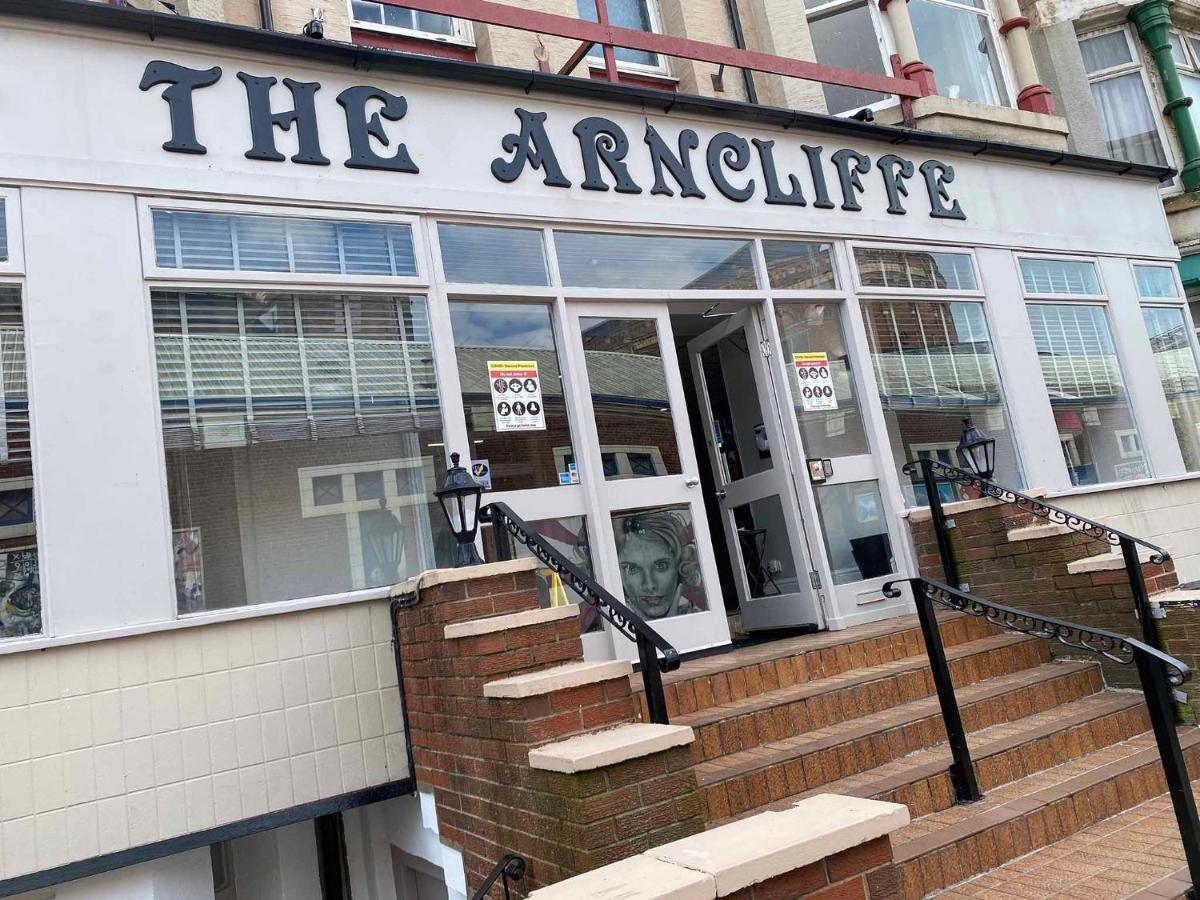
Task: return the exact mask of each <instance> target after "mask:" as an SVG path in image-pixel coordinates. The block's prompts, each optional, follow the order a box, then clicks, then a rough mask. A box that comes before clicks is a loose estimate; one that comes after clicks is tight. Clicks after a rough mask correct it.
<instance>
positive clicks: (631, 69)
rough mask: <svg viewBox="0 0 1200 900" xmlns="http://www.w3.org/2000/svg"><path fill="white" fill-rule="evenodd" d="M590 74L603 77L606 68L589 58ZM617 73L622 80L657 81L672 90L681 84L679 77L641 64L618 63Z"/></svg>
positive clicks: (594, 76)
mask: <svg viewBox="0 0 1200 900" xmlns="http://www.w3.org/2000/svg"><path fill="white" fill-rule="evenodd" d="M587 67H588V75H589V76H590V77H592V78H603V77H604V75H605V69H604V65H603V64H598V63H596V62H594V61H593V60H590V59H589V60H587ZM617 75H618V77H620V78H621V79H622V80H624V79H629V80H630V81H641V82H656V83H658V84H660V85H662V86H663V87H668V86H669V87H670V89H671V90H674V89H675V86H676V85H678V84H679V79H678V78H676V77H675V76H674V75H671V74H669V73H668V72H666V71H664V70H662V69H646V68H642V67H641V66H634V65H629V64H628V63H622V62H618V63H617Z"/></svg>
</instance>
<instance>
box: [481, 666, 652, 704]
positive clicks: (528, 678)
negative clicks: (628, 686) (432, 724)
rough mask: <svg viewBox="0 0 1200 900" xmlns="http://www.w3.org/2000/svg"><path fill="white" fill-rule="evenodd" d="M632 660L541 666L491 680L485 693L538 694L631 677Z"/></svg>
mask: <svg viewBox="0 0 1200 900" xmlns="http://www.w3.org/2000/svg"><path fill="white" fill-rule="evenodd" d="M631 671H633V664H632V663H630V662H629V660H627V659H612V660H606V661H603V662H573V663H567V664H565V665H561V666H552V667H551V668H549V669H538V670H537V671H536V672H526V673H524V674H522V675H513V676H510V677H508V678H500V679H497V680H496V681H489V682H488V683H487V684H485V685H484V686H483V696H485V697H490V698H499V697H508V698H520V697H537V696H540V695H541V694H552V693H554V692H555V691H566V690H570V689H571V688H577V687H583V686H584V685H588V684H598V683H600V682H602V681H614V680H616V679H618V678H628V677H629V673H630V672H631Z"/></svg>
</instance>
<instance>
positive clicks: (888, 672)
mask: <svg viewBox="0 0 1200 900" xmlns="http://www.w3.org/2000/svg"><path fill="white" fill-rule="evenodd" d="M1037 640H1038V639H1037V638H1031V637H1029V636H1028V635H1022V634H1014V633H1012V632H1002V633H1000V634H992V635H988V636H987V637H982V638H977V639H975V640H973V641H968V642H966V643H965V644H958V645H956V646H953V647H947V648H946V658H947V659H948V660H950V661H951V662H953V661H954V660H957V659H962V658H966V657H970V656H975V655H979V654H983V653H988V652H990V651H993V650H999V649H1003V648H1005V647H1012V646H1017V645H1019V644H1022V643H1027V642H1029V641H1037ZM928 667H929V659H928V657H927V656H926V655H925V654H924V652H922V653H920V654H917V655H914V656H906V657H903V658H901V659H897V660H892V661H891V662H886V663H880V664H879V665H875V666H868V667H866V668H863V669H856V670H851V671H846V672H840V673H838V674H837V675H829V676H826V677H824V678H818V679H815V680H813V681H805V682H801V683H800V684H794V685H790V686H788V687H783V688H776V689H775V690H772V691H764V692H763V693H760V694H756V695H754V696H752V697H746V698H744V699H742V700H734V701H731V702H729V703H723V704H720V705H718V706H710V707H708V708H706V709H702V710H698V711H697V712H694V713H687V714H685V715H680V716H675V717H674V718H673V719H672V721H675V722H678V723H679V724H681V725H691V726H693V727H698V726H701V725H707V724H709V723H711V722H719V721H721V720H723V719H728V718H730V717H732V716H739V715H745V714H747V713H752V712H758V711H760V710H764V709H770V708H771V707H774V706H779V705H781V704H785V703H792V702H795V701H797V700H803V699H805V698H808V697H815V696H819V695H821V694H826V693H830V692H832V691H838V690H842V689H845V688H848V687H854V686H857V685H863V684H868V683H870V682H873V681H882V680H885V679H888V678H894V677H896V676H897V675H900V674H902V673H905V672H915V671H920V670H922V669H927V668H928Z"/></svg>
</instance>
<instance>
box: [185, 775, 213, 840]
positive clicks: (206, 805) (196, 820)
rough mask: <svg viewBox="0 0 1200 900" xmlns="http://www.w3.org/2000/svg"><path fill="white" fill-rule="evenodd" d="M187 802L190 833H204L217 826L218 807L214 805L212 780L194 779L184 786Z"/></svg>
mask: <svg viewBox="0 0 1200 900" xmlns="http://www.w3.org/2000/svg"><path fill="white" fill-rule="evenodd" d="M183 789H184V795H185V799H186V801H187V825H188V831H203V830H205V829H207V828H213V827H215V826H216V824H217V812H216V806H215V804H214V803H213V783H212V779H211V778H194V779H192V780H191V781H188V782H186V783H185V784H184V786H183Z"/></svg>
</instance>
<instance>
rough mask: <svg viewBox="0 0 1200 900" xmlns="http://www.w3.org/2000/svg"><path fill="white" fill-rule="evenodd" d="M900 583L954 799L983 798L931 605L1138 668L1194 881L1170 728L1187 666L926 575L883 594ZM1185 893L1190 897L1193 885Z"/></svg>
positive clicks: (1193, 833) (1193, 824) (1192, 834)
mask: <svg viewBox="0 0 1200 900" xmlns="http://www.w3.org/2000/svg"><path fill="white" fill-rule="evenodd" d="M904 583H907V584H908V585H909V586H910V588H911V590H912V594H913V600H914V601H915V602H916V605H917V616H918V618H919V619H920V622H921V633H922V635H923V637H924V639H925V650H926V652H927V653H928V655H929V666H930V670H931V671H932V673H933V683H934V688H935V689H936V691H937V697H938V703H939V705H940V707H941V711H942V720H943V722H944V723H945V728H946V739H947V741H948V743H949V745H950V753H951V756H952V757H953V762H952V764H951V766H950V779H951V782H952V783H953V785H954V794H955V799H956V800H957V801H958V802H959V803H973V802H975V801H976V800H981V799H982V798H983V792H982V791H981V790H980V789H979V781H978V779H977V778H976V776H975V763H974V762H973V760H972V759H971V750H970V747H969V746H968V744H967V734H966V730H965V729H964V728H963V724H962V716H961V715H960V713H959V708H958V700H957V698H956V696H955V693H954V682H953V680H952V679H951V677H950V666H949V664H948V663H947V661H946V648H945V646H944V645H943V643H942V633H941V630H940V629H939V628H938V623H937V615H936V613H935V611H934V604H937V605H938V606H941V607H943V608H945V609H949V610H954V611H956V612H962V613H966V614H967V615H971V616H978V617H979V618H982V619H984V620H985V621H987V622H989V623H991V624H992V625H996V626H998V627H1000V628H1004V629H1006V630H1008V631H1015V632H1017V633H1019V634H1027V635H1029V636H1031V637H1037V638H1043V639H1045V640H1053V641H1058V642H1059V643H1061V644H1065V645H1067V646H1068V647H1074V648H1076V649H1078V650H1086V651H1088V652H1090V653H1095V654H1097V655H1099V656H1102V657H1104V658H1105V659H1107V660H1110V661H1112V662H1114V663H1118V664H1120V665H1135V666H1137V670H1138V677H1139V678H1140V680H1141V684H1142V694H1143V695H1144V697H1145V699H1146V708H1147V710H1148V711H1149V713H1150V725H1151V728H1153V730H1154V740H1155V743H1156V744H1157V745H1158V755H1159V759H1160V761H1161V762H1162V767H1163V774H1164V775H1165V776H1166V781H1167V790H1168V792H1169V793H1170V796H1171V804H1172V806H1173V807H1174V810H1175V821H1176V824H1177V825H1178V826H1179V835H1180V837H1181V838H1182V839H1183V851H1184V855H1185V856H1186V858H1187V865H1188V870H1189V872H1190V873H1191V877H1192V884H1193V885H1200V819H1198V818H1197V814H1196V800H1195V797H1194V796H1193V795H1192V787H1191V782H1190V780H1189V778H1188V772H1187V765H1186V763H1185V762H1184V759H1183V750H1182V748H1181V747H1180V745H1179V734H1178V732H1177V731H1176V730H1175V709H1174V699H1175V698H1174V693H1173V687H1177V686H1179V685H1181V684H1183V683H1184V682H1186V681H1187V680H1188V679H1190V678H1191V677H1192V670H1191V669H1190V668H1188V666H1187V665H1186V664H1185V663H1183V662H1181V661H1180V660H1178V659H1175V657H1173V656H1168V655H1167V654H1166V653H1163V652H1162V651H1161V650H1158V649H1156V648H1154V647H1151V646H1149V645H1148V644H1146V643H1144V642H1143V641H1139V640H1136V639H1134V638H1131V637H1126V636H1125V635H1122V634H1117V633H1115V632H1112V631H1104V630H1103V629H1099V628H1089V627H1087V626H1084V625H1077V624H1075V623H1074V622H1065V621H1063V620H1061V619H1054V618H1050V617H1049V616H1042V615H1037V614H1035V613H1031V612H1027V611H1025V610H1022V609H1015V608H1013V607H1011V606H1004V605H1002V604H999V603H993V602H992V601H990V600H985V599H983V598H982V597H978V596H975V595H974V594H969V593H966V592H965V591H960V590H957V589H955V588H953V587H951V586H950V585H948V584H944V583H943V582H940V581H935V580H933V579H931V578H909V579H905V580H904V581H891V582H888V583H887V584H885V585H884V586H883V592H884V595H885V596H888V597H892V598H895V597H899V596H900V595H901V592H900V588H899V586H900V585H901V584H904ZM1189 896H1190V897H1193V898H1195V896H1196V895H1195V891H1194V889H1193V891H1192V892H1191V893H1190V894H1189Z"/></svg>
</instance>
